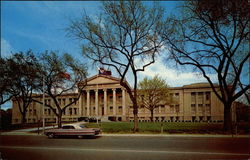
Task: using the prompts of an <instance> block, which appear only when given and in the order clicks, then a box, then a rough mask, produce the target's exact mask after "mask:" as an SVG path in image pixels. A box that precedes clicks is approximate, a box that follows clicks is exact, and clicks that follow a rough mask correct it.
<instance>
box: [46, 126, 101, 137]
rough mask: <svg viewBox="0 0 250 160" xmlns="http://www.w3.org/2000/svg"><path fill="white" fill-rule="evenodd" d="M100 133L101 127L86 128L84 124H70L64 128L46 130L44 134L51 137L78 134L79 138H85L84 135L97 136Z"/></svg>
mask: <svg viewBox="0 0 250 160" xmlns="http://www.w3.org/2000/svg"><path fill="white" fill-rule="evenodd" d="M100 133H101V130H100V128H86V127H85V126H84V125H77V124H68V125H64V126H63V127H62V128H58V129H49V130H46V131H45V133H44V134H45V135H46V136H48V137H49V138H54V137H57V136H77V137H78V138H83V136H96V135H99V134H100Z"/></svg>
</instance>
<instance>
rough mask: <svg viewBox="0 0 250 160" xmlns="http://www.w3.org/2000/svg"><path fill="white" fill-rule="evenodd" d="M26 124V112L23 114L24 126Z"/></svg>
mask: <svg viewBox="0 0 250 160" xmlns="http://www.w3.org/2000/svg"><path fill="white" fill-rule="evenodd" d="M25 123H26V112H23V113H22V124H25Z"/></svg>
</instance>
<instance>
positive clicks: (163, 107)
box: [161, 105, 165, 113]
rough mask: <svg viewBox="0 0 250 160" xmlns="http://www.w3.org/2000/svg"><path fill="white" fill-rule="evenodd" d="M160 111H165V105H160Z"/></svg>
mask: <svg viewBox="0 0 250 160" xmlns="http://www.w3.org/2000/svg"><path fill="white" fill-rule="evenodd" d="M161 112H162V113H164V112H165V106H164V105H161Z"/></svg>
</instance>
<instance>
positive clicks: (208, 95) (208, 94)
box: [206, 92, 210, 101]
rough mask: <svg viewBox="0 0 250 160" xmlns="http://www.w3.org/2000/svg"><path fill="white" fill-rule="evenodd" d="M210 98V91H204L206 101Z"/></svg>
mask: <svg viewBox="0 0 250 160" xmlns="http://www.w3.org/2000/svg"><path fill="white" fill-rule="evenodd" d="M209 100H210V92H206V101H209Z"/></svg>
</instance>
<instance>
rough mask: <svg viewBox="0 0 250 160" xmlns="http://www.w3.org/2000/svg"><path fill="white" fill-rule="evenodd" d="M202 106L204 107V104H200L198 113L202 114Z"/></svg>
mask: <svg viewBox="0 0 250 160" xmlns="http://www.w3.org/2000/svg"><path fill="white" fill-rule="evenodd" d="M202 106H203V105H202V104H198V111H199V112H202Z"/></svg>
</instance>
